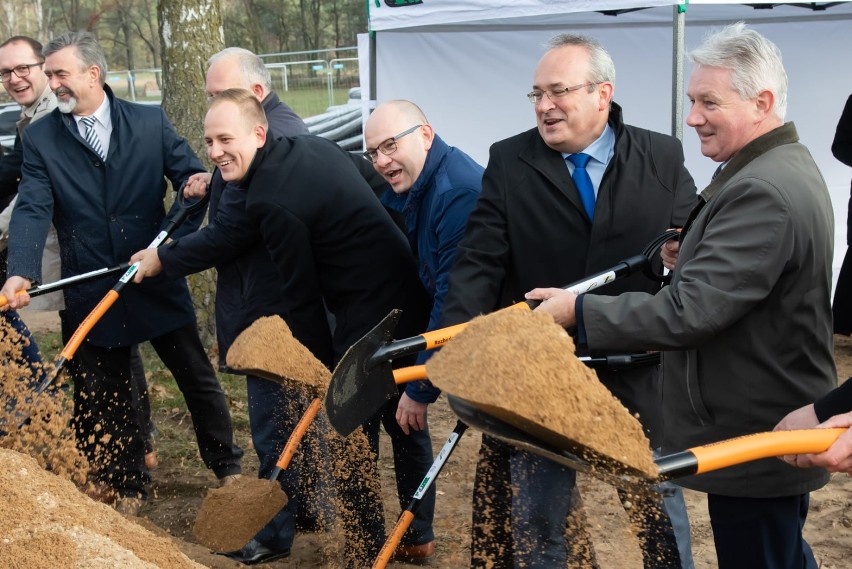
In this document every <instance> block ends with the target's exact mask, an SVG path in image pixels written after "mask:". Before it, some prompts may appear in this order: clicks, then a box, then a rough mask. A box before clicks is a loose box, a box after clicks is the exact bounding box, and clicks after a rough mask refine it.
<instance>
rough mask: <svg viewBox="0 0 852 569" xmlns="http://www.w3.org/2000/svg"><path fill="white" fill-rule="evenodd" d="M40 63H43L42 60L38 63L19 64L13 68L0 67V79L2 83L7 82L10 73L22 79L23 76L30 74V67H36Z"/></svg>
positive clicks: (9, 79) (10, 76)
mask: <svg viewBox="0 0 852 569" xmlns="http://www.w3.org/2000/svg"><path fill="white" fill-rule="evenodd" d="M40 65H44V62H43V61H39V62H38V63H28V64H24V65H19V66H17V67H15V68H14V69H0V81H3V83H8V82H9V81H11V80H12V73H14V74H15V75H17V76H18V77H19V78H21V79H23V78H24V77H26V76H27V75H29V74H30V67H38V66H40Z"/></svg>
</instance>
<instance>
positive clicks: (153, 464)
mask: <svg viewBox="0 0 852 569" xmlns="http://www.w3.org/2000/svg"><path fill="white" fill-rule="evenodd" d="M158 466H160V461H159V460H157V451H155V450H152V451H151V452H146V453H145V468H147V469H148V470H154V469H155V468H157V467H158Z"/></svg>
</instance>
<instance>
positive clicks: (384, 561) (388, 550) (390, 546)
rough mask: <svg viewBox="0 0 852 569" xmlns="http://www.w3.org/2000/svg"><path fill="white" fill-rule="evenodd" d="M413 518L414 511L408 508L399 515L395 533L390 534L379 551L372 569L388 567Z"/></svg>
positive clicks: (394, 529)
mask: <svg viewBox="0 0 852 569" xmlns="http://www.w3.org/2000/svg"><path fill="white" fill-rule="evenodd" d="M413 519H414V513H413V512H409V511H408V510H405V511H403V512H402V515H401V516H399V520H397V522H396V526H394V528H393V533H391V534H390V535H389V536H388V539H387V541H385V545H384V547H382V550H381V551H380V552H379V556H378V557H376V560H375V561H374V562H373V567H372V569H385V567H387V565H388V563H389V562H390V560H391V558H392V557H393V554H394V552H395V551H396V548H397V546H398V545H399V543H400V542H401V541H402V536H403V535H405V532H406V531H407V530H408V526H410V525H411V521H412V520H413Z"/></svg>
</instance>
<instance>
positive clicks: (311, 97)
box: [109, 72, 357, 117]
mask: <svg viewBox="0 0 852 569" xmlns="http://www.w3.org/2000/svg"><path fill="white" fill-rule="evenodd" d="M352 81H353V80H352V79H349V80H348V82H352ZM355 82H356V84H357V81H355ZM109 85H110V87H111V88H112V90H113V92H114V93H115V95H116V96H117V97H120V98H122V99H128V100H130V91H129V89H128V86H127V78H126V76H125V75H123V74H111V75H110V76H109ZM146 85H148V86H149V87H153V86H154V85H156V78H155V76H154V74H153V73H147V72H140V73H137V74H136V80H135V82H134V89H135V91H136V100H137V101H159V100H160V99H161V98H162V93H153V94H152V93H151V92H150V91H149V90H146ZM274 85H275V87H274V88H275V91H276V92H277V93H278V96H279V97H281V99H282V100H283V101H284V102H285V103H287V104H288V105H290V107H292V108H293V110H294V111H296V114H298V115H299V116H300V117H312V116H314V115H318V114H320V113H324V112H325V110H326V108H328V107H329V106H331V105H342V104H343V103H345V102H346V100H347V97H348V95H349V87H348V86H345V87H334V88H333V89H332V101H331V102H329V97H328V86H327V84H326V83H325V80H324V79H322V78H312V79H306V80H302V81H298V80H295V79H294V80H293V81H292V82H291V83H290V84H289V87H290V88H289V90H287V91H285V90H284V85H283V82H282V81H281V80H280V78H279V77H275V78H274Z"/></svg>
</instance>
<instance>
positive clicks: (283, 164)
mask: <svg viewBox="0 0 852 569" xmlns="http://www.w3.org/2000/svg"><path fill="white" fill-rule="evenodd" d="M204 136H205V140H206V141H207V147H208V155H209V157H210V159H211V160H212V161H213V162H214V163H215V164H216V165H217V166H218V167H219V170H220V172H221V175H222V178H223V179H224V180H225V181H229V182H235V183H236V184H237V185H238V186H239V187H240V188H241V189H243V190H244V191H246V192H247V198H246V211H247V212H248V217H249V219H250V220H251V221H252V222H253V223H255V224H256V226H257V227H259V228H260V232H261V235H262V238H263V241H264V243H265V245H266V248H267V250H268V251H269V254H270V256H271V258H272V261H273V262H274V263H275V266H276V267H277V269H278V277H279V279H280V280H281V286H282V292H281V298H282V302H283V303H284V305H285V306H284V316H285V320H286V322H287V324H288V326H289V328H290V330H291V331H292V333H293V336H294V337H295V338H296V339H297V340H298V341H299V342H301V343H302V344H304V345H305V346H306V347H307V348H308V349H309V350H310V351H311V352H312V353H313V354H314V356H316V357H317V358H318V359H319V360H320V361H322V362H323V363H324V364H325V365H326V366H328V367H329V368H332V367H333V366H334V364H335V363H336V362H337V361H338V360H339V359H340V358H341V357H342V356H343V354H344V353H345V351H346V350H347V349H348V348H349V346H351V345H352V344H353V343H355V342H356V341H357V340H358V339H360V338H361V337H362V336H363V335H364V334H365V333H367V332H368V331H369V330H370V329H371V328H373V327H374V326H375V325H376V324H378V323H379V322H380V321H381V320H382V318H384V317H385V316H386V315H387V314H388V313H389V312H390V311H391V310H392V309H394V308H401V309H402V310H403V318H402V321H401V322H400V326H399V329H398V333H399V335H400V337H406V336H410V335H413V334H415V333H417V331H418V330H422V329H423V327H424V326H425V320H426V318H425V315H426V310H425V308H426V307H427V306H428V304H426V303H425V301H426V298H425V293H424V291H423V289H422V286H421V285H420V282H419V279H418V278H417V272H416V267H415V264H414V260H413V258H412V256H411V251H410V250H409V246H408V243H407V242H406V240H405V237H404V235H403V234H402V233H401V232H400V231H399V230H398V229H397V227H396V226H395V225H394V222H393V220H392V219H391V217H390V216H389V215H388V213H387V212H386V211H385V210H384V208H383V207H382V205H381V203H380V202H379V201H378V199H376V196H375V194H374V193H373V190H372V188H371V187H370V186H369V184H367V182H366V181H365V180H364V178H363V177H362V176H361V174H360V173H359V171H358V169H357V168H356V167H355V166H354V164H353V163H352V159H351V158H350V157H349V156H347V154H346V153H345V151H343V150H341V149H340V147H338V146H337V145H336V144H334V143H333V142H330V141H326V140H323V139H321V138H318V137H313V136H300V137H295V138H282V139H279V140H273V139H272V137H269V136H267V121H266V117H265V116H264V113H263V108H262V107H261V105H260V102H259V101H258V100H257V98H255V97H253V96H252V95H251V94H250V93H249V92H247V91H245V90H240V89H229V90H226V91H223V92H222V93H219V94H218V95H217V96H215V97H213V98H212V99H211V103H210V109H209V110H208V112H207V116H206V118H205V123H204ZM326 308H327V309H328V311H330V312H331V314H332V315H333V316H334V317H335V320H336V322H335V326H334V330H333V331H332V330H331V329H330V327H329V323H328V319H327V318H326ZM381 413H382V411H379V412H377V413H376V414H375V415H374V416H373V417H372V418H371V419H370V420H369V421H368V422H367V424H366V425H364V428H363V430H361V429H359V431H358V432H356V433H355V434H354V435H353V436H350V437H349V438H348V439H346V440H345V441H340V440H339V439H334V438H332V439H330V441H329V444H330V445H333V446H334V447H335V452H336V453H337V456H335V457H334V458H336V459H337V460H336V464H337V466H338V470H337V471H335V473H334V474H335V481H336V483H337V497H338V500H339V501H341V502H342V505H341V508H340V510H339V519H340V521H341V522H342V525H343V529H344V532H345V534H346V538H347V539H346V544H345V553H344V555H345V562H346V564H347V567H358V568H360V567H362V566H364V565H369V564H371V563H372V561H373V559H375V557H376V555H377V554H378V552H379V550H380V548H381V545H382V543H383V542H384V514H383V508H382V502H381V495H380V494H379V493H378V490H379V487H378V479H377V472H376V457H377V454H378V428H379V427H378V424H379V420H380V416H381ZM365 435H366V437H365ZM391 436H392V438H393V435H391ZM360 441H363V442H364V443H367V444H365V445H364V446H360V447H359V442H360ZM397 442H399V439H398V440H397ZM402 442H403V443H404V442H405V441H404V439H403V440H402ZM395 444H396V443H395ZM400 458H401V459H403V460H405V459H406V458H407V457H406V456H405V455H401V456H400ZM427 469H428V465H427ZM420 480H422V473H421V477H420V478H417V479H416V480H414V479H413V480H411V481H410V483H411V484H412V487H411V488H410V489H409V490H408V492H407V493H410V494H413V492H414V490H416V487H417V485H418V484H419V483H420ZM401 498H402V499H406V500H407V499H410V495H409V496H404V497H401Z"/></svg>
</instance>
